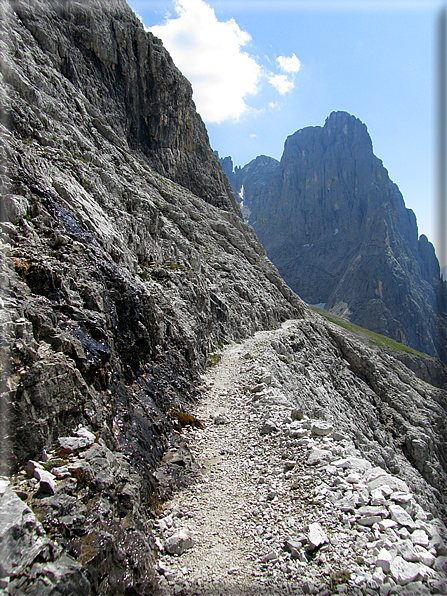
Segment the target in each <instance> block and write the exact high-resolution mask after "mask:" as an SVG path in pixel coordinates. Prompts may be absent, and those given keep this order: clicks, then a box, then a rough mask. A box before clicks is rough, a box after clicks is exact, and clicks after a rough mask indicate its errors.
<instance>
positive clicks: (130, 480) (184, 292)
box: [0, 0, 445, 594]
mask: <svg viewBox="0 0 447 596" xmlns="http://www.w3.org/2000/svg"><path fill="white" fill-rule="evenodd" d="M0 22H1V37H0V44H1V74H2V84H1V86H0V108H1V115H2V118H1V120H0V133H1V140H2V142H1V144H0V150H1V155H2V163H1V168H0V176H1V190H2V193H1V195H2V201H1V218H0V219H1V221H0V241H1V243H0V249H1V250H0V267H1V268H0V271H1V276H0V280H1V283H0V287H1V295H0V300H1V309H0V354H1V380H0V398H1V402H0V412H1V426H0V430H1V434H2V437H1V450H2V451H1V454H0V463H1V473H2V474H4V475H7V476H11V474H13V477H12V478H11V479H3V478H2V479H1V481H0V489H1V491H0V497H1V498H0V508H2V510H3V511H8V512H10V513H11V516H10V522H11V523H9V521H8V522H7V523H6V524H5V525H4V526H2V529H1V536H0V537H1V540H2V542H1V544H0V549H4V550H5V551H6V549H8V552H11V553H12V554H11V557H12V558H11V559H5V560H4V559H3V558H2V565H3V567H1V569H0V589H1V590H3V591H5V592H6V593H9V594H23V593H25V592H26V593H29V594H47V593H48V594H50V593H53V594H54V593H80V594H123V593H128V594H162V593H163V590H162V589H161V588H160V586H159V585H158V579H157V577H156V575H155V574H154V571H153V570H154V562H155V544H156V539H155V536H154V534H153V531H152V530H153V517H154V516H155V514H156V512H157V510H158V508H159V507H160V500H162V499H164V498H165V497H167V496H168V495H169V494H170V492H172V489H173V488H176V487H177V488H178V487H179V486H182V485H184V484H187V483H189V482H191V481H192V480H193V479H194V478H195V476H196V474H197V473H198V470H197V466H196V465H195V464H194V459H193V457H192V455H191V452H190V451H189V449H188V444H187V443H186V441H185V440H184V438H183V437H182V435H181V431H182V430H183V428H184V426H185V425H192V426H195V427H197V428H201V427H202V426H201V423H200V421H198V420H196V419H195V418H194V417H193V416H191V415H189V414H187V412H185V410H188V409H189V407H190V405H191V402H192V401H193V399H194V398H196V397H198V395H199V373H201V372H203V371H204V370H205V367H206V365H207V364H209V363H213V362H216V361H217V360H218V359H219V357H220V354H219V350H220V348H221V347H222V345H223V344H225V343H228V342H230V341H232V340H234V341H241V340H242V339H243V338H245V337H248V336H251V335H252V334H253V333H254V332H256V331H258V330H262V329H271V328H277V327H279V326H280V324H281V322H282V321H284V320H286V319H290V318H293V319H294V320H295V324H296V325H298V326H299V325H300V321H301V322H302V323H303V329H306V331H305V332H304V331H303V333H308V334H309V341H308V342H307V343H306V344H305V351H306V353H308V357H309V358H316V359H317V360H318V362H317V367H318V369H319V370H321V371H322V372H321V374H322V375H323V376H324V375H325V371H326V372H327V370H328V367H330V366H332V364H333V363H332V360H331V361H329V360H326V359H319V353H317V350H319V349H320V347H321V346H326V347H328V346H329V343H330V345H331V346H335V347H333V348H331V350H335V353H336V355H337V358H338V359H339V360H340V361H345V360H347V361H349V365H350V366H353V367H355V369H356V371H358V375H359V376H361V377H362V378H363V377H365V378H368V379H370V377H371V379H370V380H369V381H368V382H369V383H370V384H371V385H373V383H377V391H379V390H380V392H381V395H383V396H384V397H383V399H384V400H386V399H391V397H392V396H394V394H395V392H396V391H397V389H396V387H395V385H393V383H392V382H391V380H392V375H391V376H390V375H387V376H386V379H385V380H383V379H378V380H377V381H375V380H374V379H375V375H376V372H377V370H376V368H375V367H374V365H373V363H372V361H371V358H372V357H371V355H370V354H369V353H367V352H365V353H363V352H361V351H359V350H358V348H357V347H356V346H351V345H350V344H349V345H348V344H347V343H346V342H344V341H343V339H342V336H341V335H339V334H337V331H336V330H335V331H334V330H333V331H332V332H331V333H332V335H331V336H330V337H333V338H334V339H329V335H328V331H327V328H326V327H324V325H323V326H321V325H317V326H315V327H312V325H308V324H307V323H306V324H305V321H307V320H311V319H312V317H315V316H316V315H313V314H312V313H310V312H309V310H308V309H307V308H306V306H305V304H304V303H303V302H302V301H301V300H300V299H299V298H298V297H297V296H296V295H295V294H294V293H293V292H292V291H291V290H290V288H289V287H288V286H287V285H286V284H285V282H284V281H283V280H282V279H281V277H280V276H279V273H278V271H277V269H276V268H275V267H274V266H273V265H272V263H271V262H270V261H269V260H268V258H267V257H266V254H265V251H264V249H263V248H262V246H261V245H260V243H259V241H258V240H257V238H256V236H255V234H254V233H253V230H252V228H251V227H250V226H249V225H248V224H246V223H245V222H244V220H243V218H242V217H241V214H240V210H239V207H238V206H237V204H236V203H235V200H234V197H233V196H232V193H231V189H230V186H229V184H228V181H227V179H226V178H225V176H224V174H223V172H222V170H221V168H220V165H219V162H218V159H217V157H216V156H215V155H213V153H212V151H211V149H210V147H209V144H208V140H207V136H206V131H205V128H204V126H203V123H202V121H201V120H200V118H199V116H198V115H197V114H196V113H195V110H194V105H193V103H192V101H191V89H190V85H189V83H188V82H187V81H186V80H185V79H184V78H183V77H182V76H181V74H180V73H179V72H178V71H177V69H176V68H175V66H174V65H173V64H172V61H171V59H170V57H169V55H168V54H167V53H166V51H165V50H164V49H163V47H162V45H161V43H160V42H159V41H157V40H156V39H154V38H153V36H152V35H151V34H150V33H147V32H145V31H144V29H143V27H142V25H141V23H140V22H139V21H138V19H136V17H135V16H134V15H133V13H132V12H131V10H130V9H129V8H128V7H127V5H126V4H125V3H124V2H122V1H121V0H117V1H114V2H105V1H103V0H94V1H93V2H92V0H88V1H87V0H85V1H84V2H73V3H68V4H67V2H65V0H60V1H54V2H51V3H50V2H47V1H45V2H43V1H42V2H38V1H33V2H29V1H27V0H19V1H16V2H12V3H11V4H7V3H2V4H1V19H0ZM306 337H307V336H306ZM328 342H329V343H328ZM334 342H335V343H334ZM285 349H286V348H285V347H284V346H283V345H282V344H280V343H278V342H277V343H275V350H276V352H277V354H278V358H287V356H286V355H285V354H286V352H284V350H285ZM328 349H329V347H328ZM283 352H284V353H283ZM314 352H315V353H314ZM333 356H334V354H333V352H331V355H330V358H332V357H333ZM339 360H337V363H339ZM300 365H302V366H305V359H304V358H303V360H302V362H300ZM334 366H335V365H334ZM396 370H397V372H396V375H400V376H401V377H405V375H406V374H408V373H407V372H406V371H407V370H408V369H406V368H405V367H404V366H403V365H401V364H398V368H397V369H396ZM379 372H380V371H379ZM271 382H272V379H271V377H270V376H269V375H264V376H263V377H262V378H260V379H259V384H260V385H262V386H265V387H268V386H269V384H270V383H271ZM340 382H344V381H343V379H341V380H340ZM412 383H413V377H410V380H409V381H408V385H409V387H410V388H411V386H412ZM362 387H363V386H362ZM374 387H376V386H375V385H374ZM399 387H400V385H399ZM409 390H410V389H408V391H409ZM399 391H400V389H399ZM426 392H427V395H429V396H431V397H430V404H432V402H433V401H434V400H435V399H436V400H437V401H436V404H434V405H433V408H432V412H431V415H432V416H437V417H436V421H437V422H436V423H437V424H438V425H439V429H441V430H439V433H438V434H441V432H443V430H442V429H445V424H444V417H443V415H444V414H443V412H444V410H443V408H444V409H445V392H442V391H441V390H436V391H434V390H433V388H429V389H426ZM256 395H257V397H258V398H259V399H260V400H261V398H262V390H260V393H259V392H258V393H256ZM399 395H400V393H399ZM420 395H421V394H420V393H418V394H417V395H416V394H413V393H411V392H410V393H408V394H406V397H405V399H408V400H410V402H411V404H412V407H411V408H408V407H404V406H402V404H401V402H399V404H401V405H400V407H401V408H403V409H404V410H405V412H408V411H409V412H412V413H413V411H414V408H416V409H417V407H418V405H419V402H420V399H422V397H418V396H420ZM424 395H425V394H424ZM402 399H404V398H402ZM443 400H444V401H443ZM373 402H374V395H371V403H373ZM259 403H260V405H262V401H260V402H259ZM438 410H439V411H438ZM433 412H434V414H433ZM300 416H302V413H301V414H300V413H299V411H297V413H296V417H297V420H299V419H300ZM427 416H428V414H427ZM416 418H417V417H416ZM225 420H226V418H225ZM396 420H397V422H396V423H394V422H393V421H391V420H390V424H391V425H392V426H393V432H394V433H395V435H396V437H398V438H399V440H401V439H402V440H405V448H406V449H407V451H408V453H409V454H410V456H409V457H410V459H411V461H414V462H417V465H418V466H419V467H420V468H421V472H420V474H424V478H425V479H426V482H427V483H429V484H430V483H431V484H430V486H432V487H433V491H437V490H442V488H443V486H444V485H443V484H442V483H443V482H444V476H443V470H444V468H443V466H444V465H445V461H444V460H442V458H441V456H440V455H438V452H439V451H441V450H442V449H443V448H444V445H445V441H444V439H443V438H442V437H441V438H438V435H437V434H435V430H436V433H437V432H438V430H437V428H436V429H434V430H433V431H432V432H431V433H430V441H429V442H427V441H425V443H424V437H423V436H420V434H418V433H416V434H414V436H413V435H411V436H410V434H411V433H409V432H407V430H408V428H407V426H405V424H404V422H402V423H401V424H400V422H399V421H400V419H399V418H397V419H396ZM417 420H421V421H422V423H421V424H422V426H423V425H426V426H433V425H434V423H433V424H432V418H429V417H427V418H424V417H422V418H417ZM427 421H428V422H427ZM364 424H365V425H366V426H367V424H366V420H365V421H364ZM399 425H400V426H399ZM215 426H216V427H220V426H221V425H220V424H216V425H215ZM225 426H226V425H225V424H224V425H222V428H225ZM404 426H405V429H404V430H402V429H403V427H404ZM272 435H274V432H273V433H272ZM269 436H270V434H269V435H266V437H269ZM393 436H394V435H393ZM435 437H436V439H435ZM396 440H397V439H396ZM407 442H408V444H407ZM432 443H433V445H432ZM444 453H445V450H444ZM424 458H425V459H424ZM441 460H442V462H441ZM427 462H428V463H427ZM433 462H434V463H433ZM428 464H430V465H428ZM408 465H411V464H408ZM440 468H441V469H440ZM5 485H6V486H7V487H8V490H6V486H5ZM9 485H10V486H9ZM11 491H12V492H13V493H14V494H15V496H14V494H11ZM273 498H274V497H273ZM435 498H436V495H435ZM18 499H19V500H20V501H21V502H22V505H20V503H19V501H18ZM25 501H26V506H25V505H24V502H25ZM8 516H9V513H8ZM8 519H9V518H8ZM21 528H25V529H24V530H23V532H22V530H21ZM25 530H26V531H25ZM180 538H181V539H182V540H185V543H184V544H183V546H182V548H186V549H187V550H190V548H192V544H193V543H194V541H192V543H191V542H190V541H189V540H188V539H189V538H190V537H188V536H186V537H185V536H183V537H182V536H180ZM19 539H20V540H22V539H23V540H22V542H20V540H19ZM14 541H15V542H14ZM5 545H6V546H5ZM2 552H3V551H2ZM20 553H22V555H23V556H21V555H20Z"/></svg>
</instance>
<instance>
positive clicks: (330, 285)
mask: <svg viewBox="0 0 447 596" xmlns="http://www.w3.org/2000/svg"><path fill="white" fill-rule="evenodd" d="M257 159H258V160H259V159H260V158H257ZM255 168H256V169H257V171H258V176H257V178H256V179H252V178H253V177H252V174H251V172H252V171H253V170H254V169H255ZM260 181H261V182H262V184H260ZM241 184H244V195H245V197H244V198H245V201H244V204H245V205H246V206H247V207H248V208H249V209H250V218H249V221H250V223H252V224H253V227H254V229H255V231H256V233H257V235H258V237H259V239H260V240H261V242H262V244H263V246H264V248H265V249H266V251H267V254H268V256H269V257H270V258H271V260H272V261H273V263H275V265H276V266H277V267H278V270H279V271H280V273H281V275H282V276H283V277H284V279H285V280H286V281H287V283H288V284H289V285H290V287H291V288H292V289H293V290H294V291H296V292H297V293H298V294H299V295H300V296H301V297H302V298H303V299H304V300H305V301H306V302H308V303H310V304H321V303H324V304H325V307H326V308H327V309H329V310H332V311H333V312H335V313H337V314H340V315H342V316H344V317H346V318H347V319H349V320H351V321H353V322H355V323H357V324H358V325H360V326H362V327H366V328H368V329H371V330H373V331H377V332H378V333H382V334H384V335H388V336H389V337H392V338H393V339H396V340H397V341H399V342H402V343H405V344H407V345H409V346H412V347H413V348H415V349H417V350H420V351H422V352H425V353H427V354H430V355H433V356H438V357H440V358H442V359H443V360H444V361H446V360H447V353H446V332H445V329H446V327H445V316H446V314H445V313H446V286H445V284H442V283H441V281H440V274H439V263H438V261H437V259H436V256H435V253H434V249H433V246H432V245H431V244H430V242H428V240H427V238H426V237H425V236H421V237H420V238H419V239H418V229H417V223H416V217H415V215H414V213H413V212H412V211H411V210H410V209H406V207H405V204H404V200H403V197H402V195H401V193H400V191H399V189H398V187H397V186H396V185H395V184H394V183H393V182H392V181H391V180H390V179H389V176H388V172H387V170H386V169H385V168H384V166H383V164H382V162H381V161H380V160H379V159H378V158H377V157H376V156H375V155H374V153H373V149H372V142H371V139H370V137H369V134H368V131H367V128H366V126H365V125H364V124H363V123H362V122H360V120H358V119H357V118H355V117H354V116H351V115H349V114H347V113H346V112H334V113H332V114H331V115H330V117H329V118H328V119H327V121H326V123H325V125H324V127H319V126H316V127H308V128H304V129H302V130H299V131H298V132H296V133H295V134H293V135H292V136H290V137H288V139H287V141H286V143H285V147H284V153H283V156H282V159H281V163H280V164H279V165H278V166H277V167H276V168H275V169H274V170H273V171H272V169H271V168H266V167H265V165H263V164H262V163H257V162H256V160H254V161H253V162H251V163H250V164H248V165H247V166H245V167H244V168H243V169H242V173H241Z"/></svg>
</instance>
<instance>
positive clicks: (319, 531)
mask: <svg viewBox="0 0 447 596" xmlns="http://www.w3.org/2000/svg"><path fill="white" fill-rule="evenodd" d="M307 540H308V542H309V546H310V548H311V549H312V550H313V549H315V548H317V547H318V546H321V545H322V544H324V543H325V542H327V541H328V538H327V535H326V532H325V531H324V530H323V528H322V527H321V525H320V524H319V523H318V522H315V523H313V524H310V525H309V533H308V535H307Z"/></svg>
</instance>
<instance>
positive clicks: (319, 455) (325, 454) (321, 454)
mask: <svg viewBox="0 0 447 596" xmlns="http://www.w3.org/2000/svg"><path fill="white" fill-rule="evenodd" d="M331 455H332V454H331V452H330V451H328V450H327V449H318V447H312V449H311V451H310V453H309V457H308V458H307V464H308V465H309V466H316V465H317V464H319V463H321V462H322V461H324V460H327V459H329V458H330V456H331Z"/></svg>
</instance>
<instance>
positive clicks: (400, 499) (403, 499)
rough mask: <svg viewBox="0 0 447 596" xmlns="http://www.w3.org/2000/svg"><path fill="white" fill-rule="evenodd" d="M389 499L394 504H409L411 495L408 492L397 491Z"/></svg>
mask: <svg viewBox="0 0 447 596" xmlns="http://www.w3.org/2000/svg"><path fill="white" fill-rule="evenodd" d="M390 499H391V500H392V501H394V502H395V503H401V504H405V503H409V502H410V501H411V500H412V499H413V495H412V494H411V493H408V492H401V491H397V492H394V493H393V494H392V495H391V496H390Z"/></svg>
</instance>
